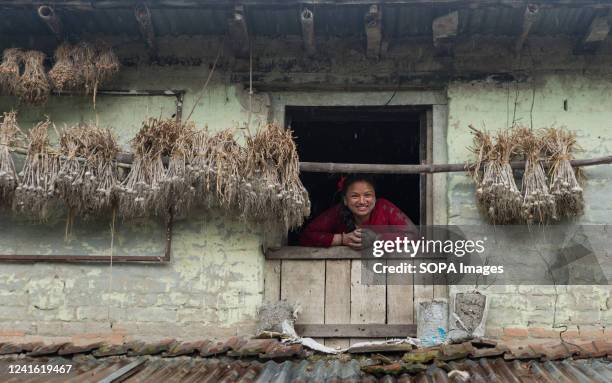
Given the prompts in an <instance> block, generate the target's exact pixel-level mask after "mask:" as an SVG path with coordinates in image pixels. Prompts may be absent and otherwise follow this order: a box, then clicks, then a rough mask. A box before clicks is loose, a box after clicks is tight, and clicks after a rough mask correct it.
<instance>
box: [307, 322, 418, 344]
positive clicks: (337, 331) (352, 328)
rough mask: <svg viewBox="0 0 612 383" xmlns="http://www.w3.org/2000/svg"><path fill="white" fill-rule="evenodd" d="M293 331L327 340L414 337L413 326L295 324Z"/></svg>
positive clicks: (414, 329)
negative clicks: (330, 338) (332, 338)
mask: <svg viewBox="0 0 612 383" xmlns="http://www.w3.org/2000/svg"><path fill="white" fill-rule="evenodd" d="M295 330H296V331H297V333H298V334H300V335H301V336H309V337H313V336H319V337H328V338H329V337H336V338H405V337H407V336H412V337H414V336H415V335H416V325H415V324H403V325H397V324H396V325H389V324H296V325H295ZM359 342H363V339H360V340H359Z"/></svg>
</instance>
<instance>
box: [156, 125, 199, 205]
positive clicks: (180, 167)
mask: <svg viewBox="0 0 612 383" xmlns="http://www.w3.org/2000/svg"><path fill="white" fill-rule="evenodd" d="M177 126H179V125H178V124H177ZM179 127H180V130H179V133H180V134H179V136H178V137H177V138H176V141H175V142H174V145H173V147H172V150H171V153H170V158H169V160H168V169H167V171H166V176H165V178H164V180H163V182H162V194H163V198H162V201H166V203H167V205H168V206H165V204H162V205H161V206H160V207H159V208H158V210H162V211H167V210H168V208H170V209H172V213H173V216H174V217H184V216H185V215H187V213H188V212H189V208H190V207H191V205H192V204H193V202H194V197H195V187H194V186H193V184H192V179H191V175H190V171H189V170H188V168H187V161H188V157H189V154H190V153H191V152H192V142H193V139H194V135H195V132H196V130H195V125H194V124H193V123H189V124H186V125H182V126H179Z"/></svg>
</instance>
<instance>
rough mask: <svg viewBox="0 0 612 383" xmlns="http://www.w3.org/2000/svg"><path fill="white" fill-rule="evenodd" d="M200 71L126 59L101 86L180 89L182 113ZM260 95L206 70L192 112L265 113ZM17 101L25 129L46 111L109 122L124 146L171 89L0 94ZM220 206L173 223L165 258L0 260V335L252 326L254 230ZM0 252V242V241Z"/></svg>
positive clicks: (222, 115)
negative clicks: (27, 101)
mask: <svg viewBox="0 0 612 383" xmlns="http://www.w3.org/2000/svg"><path fill="white" fill-rule="evenodd" d="M207 76H208V66H206V67H192V68H187V69H177V68H173V67H154V68H138V70H136V69H134V68H125V69H124V70H122V71H121V73H120V75H119V76H118V77H117V78H116V79H115V80H114V84H110V85H108V86H106V88H107V89H111V88H113V89H184V90H186V91H187V93H186V96H185V101H184V110H183V117H184V118H186V117H187V116H188V115H189V113H190V111H191V108H192V106H193V104H194V102H195V100H196V99H197V97H198V94H199V91H200V89H201V87H202V85H203V83H204V81H205V80H206V77H207ZM268 104H269V103H268V102H267V99H266V98H265V97H258V98H256V99H255V100H254V102H253V105H254V106H253V113H251V114H250V116H249V113H248V111H247V109H245V106H246V105H248V94H247V93H245V92H244V91H242V90H239V89H238V88H237V87H235V86H232V85H229V84H228V81H227V77H225V75H224V74H223V73H222V72H218V73H216V74H215V75H214V76H213V81H212V82H211V84H210V85H209V87H208V89H207V91H206V93H205V95H204V96H203V97H202V98H201V100H200V101H199V103H198V107H197V108H196V110H195V112H194V113H193V116H192V117H191V119H192V120H193V121H195V122H196V123H197V124H198V126H200V127H203V126H204V125H208V127H209V129H210V130H211V131H216V130H219V129H222V128H226V127H229V126H231V125H232V124H242V123H244V122H246V121H248V119H249V117H250V119H251V124H252V125H255V124H258V123H259V122H260V121H262V120H266V119H267V115H268ZM13 107H15V108H19V113H20V114H19V122H20V124H21V126H22V128H24V129H29V128H30V127H31V126H32V123H33V122H34V121H40V120H41V119H42V118H43V116H45V115H49V117H50V118H51V120H53V121H54V122H55V123H56V124H57V125H58V126H60V127H61V126H63V124H64V123H67V124H71V123H75V122H78V121H92V120H97V121H98V122H99V124H101V125H107V126H111V127H112V128H113V129H114V130H115V132H117V134H118V136H119V138H120V141H121V144H122V145H123V146H125V147H127V145H128V140H129V139H130V138H131V137H133V136H134V134H135V133H136V132H137V131H138V129H139V127H140V123H141V121H142V120H144V119H145V118H146V117H155V116H159V115H163V116H167V117H169V116H171V115H172V114H173V113H174V112H175V109H176V108H175V102H174V98H173V97H135V96H134V97H133V96H130V97H118V96H98V99H97V103H96V109H95V111H94V109H93V106H92V103H91V100H90V99H89V98H83V97H73V96H62V97H53V98H52V99H51V100H50V102H49V103H48V104H47V105H46V106H45V107H44V108H29V107H20V106H18V105H17V104H16V103H15V100H14V99H12V98H8V97H2V98H0V109H1V110H3V111H4V110H8V109H11V108H13ZM259 230H260V229H256V228H254V227H250V226H249V225H247V224H244V223H241V222H239V221H237V220H236V219H235V218H232V217H226V216H224V213H223V212H204V211H202V212H196V213H194V214H193V218H191V219H189V220H186V221H178V222H176V223H175V224H174V228H173V232H174V234H173V238H172V261H171V262H170V264H167V265H138V264H132V265H126V264H114V265H113V266H112V267H111V266H110V265H107V264H67V263H36V264H10V263H2V264H0V306H1V308H0V336H2V335H11V334H23V333H25V334H28V335H41V336H67V335H72V334H82V333H103V334H108V333H126V334H132V335H133V334H138V335H145V336H146V335H159V336H174V337H189V336H192V337H193V336H208V337H225V336H231V335H235V334H241V333H249V332H253V330H254V325H255V320H254V317H255V314H256V309H257V307H258V305H259V304H260V303H261V302H262V297H263V268H264V259H263V255H262V253H261V241H262V239H261V238H262V233H261V232H260V231H259ZM0 252H2V244H0Z"/></svg>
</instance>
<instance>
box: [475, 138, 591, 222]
mask: <svg viewBox="0 0 612 383" xmlns="http://www.w3.org/2000/svg"><path fill="white" fill-rule="evenodd" d="M470 128H471V129H472V131H473V134H474V143H473V145H472V147H470V148H469V149H470V151H471V152H472V153H473V154H474V157H475V159H474V165H473V166H472V167H471V168H470V169H469V170H468V174H469V175H470V177H471V178H472V179H473V180H474V182H476V185H477V189H476V198H477V203H478V206H479V208H480V210H481V212H482V213H483V215H484V216H486V217H487V219H488V220H489V221H490V222H491V223H494V224H510V223H522V222H524V223H527V224H545V223H549V222H551V221H554V220H558V219H560V218H567V217H576V216H578V215H580V214H582V212H583V210H584V201H583V197H582V188H581V187H580V185H579V184H578V181H577V179H576V173H575V172H574V170H573V169H572V167H571V164H570V162H569V160H570V159H571V155H570V154H569V153H570V152H571V151H572V149H573V148H574V147H575V144H576V142H575V136H574V135H573V134H572V133H570V132H567V131H564V130H562V129H553V128H550V129H547V130H542V131H535V132H534V131H532V130H530V129H528V128H524V127H518V128H515V129H508V130H505V131H501V132H499V133H498V134H497V135H496V137H495V139H493V137H492V136H491V135H490V134H489V133H487V132H486V131H480V130H477V129H474V128H473V127H470ZM511 160H525V161H526V162H525V171H524V172H523V175H522V188H521V189H522V192H521V191H519V190H518V188H517V186H516V182H515V179H514V174H513V172H512V168H511V166H510V161H511ZM544 160H550V161H551V162H552V166H551V168H550V177H551V179H550V183H549V181H548V180H547V178H546V173H545V172H544V167H543V165H542V161H544ZM481 168H482V169H483V170H482V173H481Z"/></svg>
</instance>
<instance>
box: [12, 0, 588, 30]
mask: <svg viewBox="0 0 612 383" xmlns="http://www.w3.org/2000/svg"><path fill="white" fill-rule="evenodd" d="M309 8H310V9H311V10H313V11H314V15H315V16H314V20H315V33H316V35H317V36H318V37H361V36H363V35H364V33H365V32H364V25H363V20H364V15H365V13H366V12H367V10H368V5H363V4H353V5H333V4H331V5H330V4H325V5H316V4H315V5H309ZM454 9H455V8H452V7H450V6H448V7H446V6H437V7H423V6H422V7H419V6H414V5H410V4H402V5H400V4H389V5H384V6H383V8H382V14H383V33H384V34H385V36H388V37H390V38H405V37H423V36H431V25H432V21H433V19H434V18H435V17H438V16H441V15H444V14H446V13H448V12H452V11H453V10H454ZM300 10H301V8H300V7H299V6H253V5H251V6H245V12H246V16H247V23H248V28H249V32H250V33H251V34H252V35H254V36H269V37H278V36H286V35H300V34H301V26H300V24H299V18H298V16H299V12H300ZM231 12H232V8H231V7H229V3H228V7H219V6H216V7H206V6H205V5H203V6H199V7H192V8H169V7H164V8H160V7H157V8H156V7H151V15H152V20H153V25H154V29H155V33H156V34H157V35H159V36H166V35H223V34H225V33H226V32H227V19H228V18H229V17H230V16H231ZM2 13H3V17H2V18H0V35H4V36H5V37H10V36H11V35H13V36H14V35H22V34H30V35H34V36H36V35H48V34H50V31H49V30H48V28H47V27H46V25H45V24H44V23H43V22H42V21H41V20H40V19H39V17H38V16H37V12H36V8H35V7H33V6H32V7H20V8H6V9H3V10H2ZM57 13H58V15H60V17H61V18H62V19H63V24H64V27H65V29H66V32H67V33H68V35H79V34H81V33H87V34H91V33H100V34H104V35H130V36H139V29H138V25H137V23H136V20H135V18H134V14H133V11H132V9H130V8H129V7H126V8H111V9H106V8H102V9H90V10H80V9H76V8H58V10H57ZM523 13H524V9H523V8H520V7H490V6H489V7H474V8H460V9H459V33H460V35H498V36H515V35H518V34H519V33H520V31H521V27H522V20H523V19H522V18H523ZM595 14H596V9H595V8H593V7H578V6H574V7H547V8H542V9H540V11H539V17H538V19H537V20H536V22H535V24H534V25H533V27H532V29H531V33H533V34H534V35H557V34H562V35H570V36H579V35H581V34H583V33H584V32H585V31H586V29H587V28H588V26H589V24H590V22H591V21H592V20H593V18H594V17H595Z"/></svg>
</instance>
